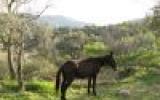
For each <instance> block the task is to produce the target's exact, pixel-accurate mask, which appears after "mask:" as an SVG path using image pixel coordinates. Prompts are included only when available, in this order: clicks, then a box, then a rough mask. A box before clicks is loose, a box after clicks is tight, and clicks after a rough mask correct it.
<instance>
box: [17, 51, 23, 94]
mask: <svg viewBox="0 0 160 100" xmlns="http://www.w3.org/2000/svg"><path fill="white" fill-rule="evenodd" d="M17 65H18V66H17V81H18V87H19V89H20V90H21V91H24V90H25V87H24V81H23V76H22V48H20V49H19V52H18V59H17Z"/></svg>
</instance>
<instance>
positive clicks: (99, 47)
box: [83, 42, 108, 56]
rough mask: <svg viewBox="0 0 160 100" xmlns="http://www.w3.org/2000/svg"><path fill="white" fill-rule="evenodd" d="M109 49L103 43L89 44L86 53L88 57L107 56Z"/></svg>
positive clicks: (85, 49) (85, 48)
mask: <svg viewBox="0 0 160 100" xmlns="http://www.w3.org/2000/svg"><path fill="white" fill-rule="evenodd" d="M107 50H108V48H107V47H106V46H105V44H104V43H103V42H89V43H88V44H86V45H84V51H83V52H84V53H85V55H88V56H96V55H97V56H98V55H102V54H105V53H106V51H107Z"/></svg>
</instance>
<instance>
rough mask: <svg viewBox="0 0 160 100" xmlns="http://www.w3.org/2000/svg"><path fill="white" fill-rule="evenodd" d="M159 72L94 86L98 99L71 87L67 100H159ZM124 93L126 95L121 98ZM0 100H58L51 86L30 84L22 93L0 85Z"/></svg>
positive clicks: (9, 85) (11, 84)
mask: <svg viewBox="0 0 160 100" xmlns="http://www.w3.org/2000/svg"><path fill="white" fill-rule="evenodd" d="M159 72H160V71H157V70H151V71H145V70H140V71H137V72H136V73H135V74H134V75H132V76H130V77H128V78H125V79H123V80H121V81H117V82H116V83H114V84H103V85H100V84H98V85H97V94H98V96H96V97H95V96H91V95H90V96H89V95H87V91H86V88H85V87H84V86H83V85H81V86H79V85H74V84H73V85H72V87H71V88H69V90H68V91H67V98H68V100H82V99H83V100H159V98H160V74H159ZM121 90H127V91H128V92H129V94H127V95H124V94H121V93H120V91H121ZM0 100H60V99H59V96H58V95H55V91H54V85H53V82H46V81H31V82H27V83H26V91H25V92H17V90H16V83H15V82H11V81H3V82H1V85H0Z"/></svg>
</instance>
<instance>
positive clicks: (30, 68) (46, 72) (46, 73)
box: [23, 56, 56, 80]
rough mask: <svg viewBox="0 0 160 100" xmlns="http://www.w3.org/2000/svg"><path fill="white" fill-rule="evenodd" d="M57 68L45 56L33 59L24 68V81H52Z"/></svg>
mask: <svg viewBox="0 0 160 100" xmlns="http://www.w3.org/2000/svg"><path fill="white" fill-rule="evenodd" d="M55 71H56V67H55V65H54V64H53V62H50V61H49V60H48V59H46V58H44V57H43V56H37V57H33V58H31V59H30V60H28V61H27V62H26V63H25V64H24V66H23V74H24V79H26V80H31V79H46V80H51V79H52V78H53V76H54V74H55Z"/></svg>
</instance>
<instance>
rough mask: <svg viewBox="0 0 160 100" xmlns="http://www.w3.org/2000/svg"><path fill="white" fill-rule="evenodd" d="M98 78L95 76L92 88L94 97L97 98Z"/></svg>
mask: <svg viewBox="0 0 160 100" xmlns="http://www.w3.org/2000/svg"><path fill="white" fill-rule="evenodd" d="M96 78H97V75H94V76H93V85H92V88H93V95H95V96H96Z"/></svg>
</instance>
